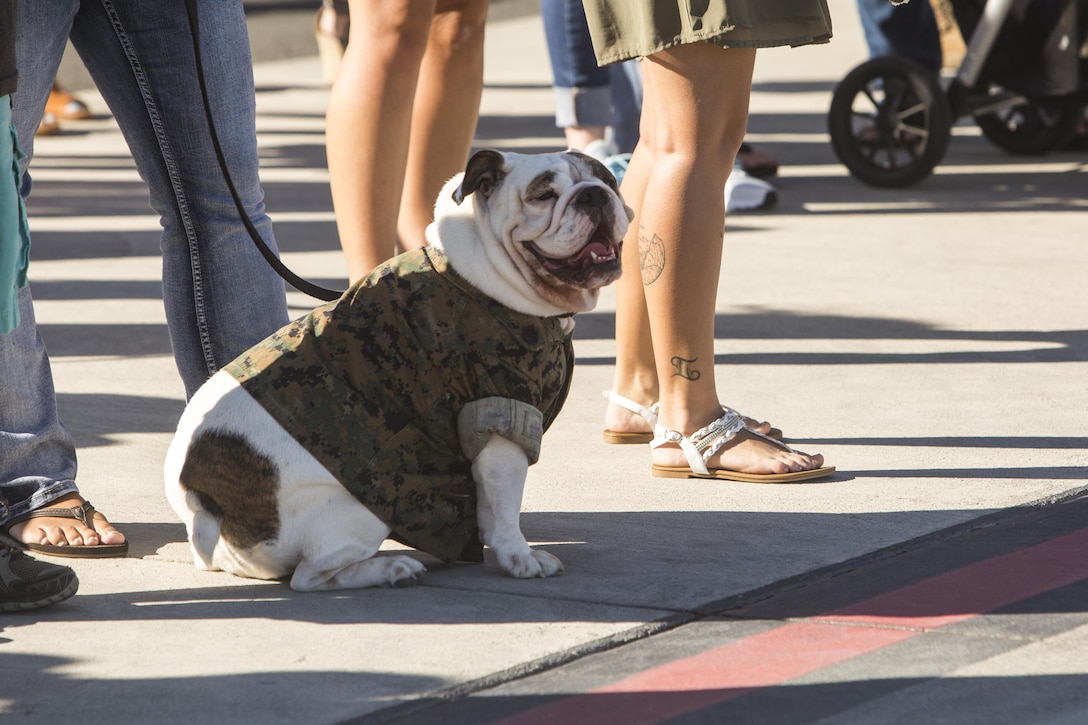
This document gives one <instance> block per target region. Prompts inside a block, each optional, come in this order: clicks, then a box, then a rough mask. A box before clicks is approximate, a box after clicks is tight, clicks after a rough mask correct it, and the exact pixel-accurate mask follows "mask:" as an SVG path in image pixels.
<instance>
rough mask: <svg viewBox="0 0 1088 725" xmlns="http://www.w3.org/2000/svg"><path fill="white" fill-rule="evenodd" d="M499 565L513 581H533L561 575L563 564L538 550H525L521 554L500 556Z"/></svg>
mask: <svg viewBox="0 0 1088 725" xmlns="http://www.w3.org/2000/svg"><path fill="white" fill-rule="evenodd" d="M499 564H500V565H501V566H502V568H503V570H504V571H506V573H508V574H509V575H510V576H512V577H514V578H515V579H533V578H535V577H547V576H555V575H557V574H562V573H563V562H561V561H559V559H558V558H556V557H554V556H552V555H551V554H549V553H548V552H546V551H541V550H540V549H526V550H525V551H524V552H521V553H517V554H511V555H509V556H500V557H499Z"/></svg>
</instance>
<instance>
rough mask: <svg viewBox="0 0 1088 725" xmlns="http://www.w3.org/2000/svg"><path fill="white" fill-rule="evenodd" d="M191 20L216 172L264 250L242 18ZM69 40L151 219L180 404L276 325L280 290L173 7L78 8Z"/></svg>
mask: <svg viewBox="0 0 1088 725" xmlns="http://www.w3.org/2000/svg"><path fill="white" fill-rule="evenodd" d="M22 4H23V5H31V6H34V7H36V8H37V7H39V6H40V9H38V10H37V11H32V12H34V19H33V20H32V21H31V22H33V23H35V24H42V23H45V22H48V14H49V6H50V5H51V4H52V3H50V2H40V1H39V0H34V2H30V3H27V2H26V0H23V2H22ZM20 9H21V10H22V8H20ZM198 16H199V20H200V34H201V39H200V40H201V52H202V54H203V56H204V59H205V64H204V74H205V82H206V84H207V87H208V95H209V100H210V103H211V106H212V113H213V118H214V119H215V127H216V132H217V134H218V136H219V139H220V143H221V146H222V150H223V153H224V156H225V158H226V162H227V166H228V168H229V170H230V173H231V177H232V179H233V181H234V184H235V187H236V189H237V191H238V194H239V196H240V197H241V200H242V205H243V208H244V213H245V214H246V215H247V216H248V217H249V219H250V220H251V221H252V223H253V225H254V227H256V229H257V230H258V232H259V233H260V234H261V236H262V237H263V238H264V240H265V242H266V243H267V244H268V245H269V246H270V247H271V248H272V249H273V250H274V249H275V239H274V237H273V234H272V225H271V221H270V220H269V218H268V216H267V215H266V214H265V209H264V192H263V190H262V189H261V187H260V182H259V179H258V173H257V171H258V157H257V139H256V126H255V116H256V110H255V93H254V87H253V75H252V60H251V58H250V55H249V41H248V37H247V35H246V26H245V15H244V13H243V11H242V6H241V3H238V2H220V1H219V0H201V2H200V3H199V5H198ZM22 17H25V16H22V15H21V19H22ZM71 40H72V43H73V45H74V46H75V47H76V50H77V51H78V52H79V53H80V57H81V58H82V60H83V62H84V65H86V67H87V69H88V71H90V73H91V76H92V78H93V79H94V81H95V84H96V85H97V86H98V89H99V91H100V92H101V93H102V96H103V98H104V99H105V100H106V102H107V104H109V106H110V110H111V111H112V112H113V114H114V117H115V118H116V120H117V123H118V125H119V126H120V127H121V131H122V133H123V134H124V136H125V140H126V142H127V143H128V145H129V148H130V150H131V151H132V155H133V159H134V160H135V162H136V166H137V169H138V170H139V172H140V175H141V176H142V177H143V178H144V180H145V181H146V182H147V184H148V188H149V191H150V201H151V206H152V208H154V210H155V211H156V212H157V213H158V214H159V216H160V217H161V222H162V225H163V232H162V237H161V247H162V253H163V300H164V304H165V308H166V319H167V325H168V327H169V331H170V340H171V344H172V347H173V351H174V358H175V361H176V363H177V366H178V371H179V372H180V374H181V377H182V381H183V383H184V385H185V393H186V396H187V397H188V396H190V395H192V394H193V392H195V390H196V389H197V388H198V387H199V386H200V385H202V384H203V383H204V381H205V380H207V379H208V377H210V376H211V375H212V374H214V373H215V372H216V371H217V370H218V369H219V368H220V367H221V366H222V365H225V364H226V363H228V362H230V361H231V360H233V359H234V358H235V357H237V356H238V355H240V354H241V353H242V352H244V351H245V350H247V349H248V348H249V347H251V346H252V345H253V344H255V343H256V342H259V341H260V340H262V339H264V338H265V337H267V336H268V335H270V334H271V333H272V332H275V331H276V330H277V329H279V328H280V327H282V326H283V325H285V324H287V322H288V315H287V302H286V295H285V290H284V283H283V281H282V280H281V279H280V278H279V277H278V275H277V274H276V272H275V271H274V270H273V269H272V268H271V267H270V266H269V265H268V263H267V262H265V260H264V258H263V257H262V256H261V253H260V252H259V251H258V249H257V248H256V245H255V244H254V243H253V240H252V239H250V237H249V234H248V232H247V231H246V228H245V226H244V225H243V223H242V220H241V217H240V215H239V211H238V209H237V208H236V206H235V204H234V201H233V200H232V198H231V195H230V191H229V189H228V187H227V185H226V182H225V180H224V178H223V175H222V172H221V171H220V169H219V163H218V161H217V160H216V157H215V151H214V147H213V146H212V144H211V142H210V135H209V130H208V126H207V122H206V120H205V112H204V103H203V101H202V99H201V95H200V88H199V84H198V79H197V74H196V69H195V59H194V53H193V47H192V39H191V35H190V33H189V23H188V19H187V16H186V13H185V7H184V5H183V4H180V3H177V4H175V3H166V4H155V5H147V4H145V3H138V2H135V1H134V0H103V1H102V2H101V3H83V4H82V5H81V7H80V10H79V12H78V14H77V15H76V17H75V20H74V23H73V27H72V32H71Z"/></svg>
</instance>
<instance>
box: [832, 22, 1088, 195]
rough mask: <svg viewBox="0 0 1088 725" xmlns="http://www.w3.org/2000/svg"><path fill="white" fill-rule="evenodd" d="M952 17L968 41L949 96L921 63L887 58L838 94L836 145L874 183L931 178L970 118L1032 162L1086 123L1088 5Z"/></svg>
mask: <svg viewBox="0 0 1088 725" xmlns="http://www.w3.org/2000/svg"><path fill="white" fill-rule="evenodd" d="M927 1H928V0H914V2H927ZM952 10H953V13H954V15H955V17H956V22H957V24H958V25H959V27H960V30H961V32H962V33H963V35H964V38H965V39H968V40H967V53H966V55H965V56H964V59H963V62H962V63H961V64H960V67H959V68H958V69H957V71H956V74H955V77H954V79H953V80H952V81H951V83H950V84H949V85H948V87H947V89H944V88H942V86H941V84H940V81H939V78H938V77H937V75H935V74H934V73H933V72H932V71H930V70H929V69H927V68H925V67H924V66H922V65H921V64H920V63H917V62H915V61H913V60H910V59H909V58H903V57H899V56H883V57H879V58H873V59H872V60H870V61H868V62H865V63H862V64H861V65H859V66H858V67H856V68H854V70H852V71H851V72H850V73H849V74H848V75H847V76H846V77H845V78H844V79H843V80H842V82H841V83H839V85H838V87H837V88H836V89H835V91H834V94H833V95H832V100H831V109H830V112H829V114H828V131H829V133H830V135H831V145H832V148H833V149H834V151H835V154H836V156H838V158H839V160H840V161H841V162H842V163H843V164H844V165H845V166H846V167H847V169H849V170H850V173H851V174H852V175H854V176H856V177H857V178H858V179H860V180H861V181H863V182H865V183H866V184H869V185H871V186H876V187H906V186H910V185H912V184H915V183H917V182H919V181H921V180H922V179H924V178H926V177H927V176H929V174H930V173H932V171H933V169H934V168H935V167H936V166H937V164H938V163H940V161H941V159H942V158H943V157H944V154H945V151H946V150H947V149H948V143H949V140H950V139H951V136H952V125H953V123H954V122H955V121H956V120H957V119H959V118H961V117H963V116H966V115H971V116H973V117H974V120H975V123H977V124H978V126H979V128H980V130H981V131H982V134H983V136H985V137H986V138H987V139H988V140H989V141H990V142H991V143H993V144H994V145H996V146H998V147H1000V148H1002V149H1004V150H1005V151H1008V152H1010V153H1013V154H1027V155H1036V154H1044V153H1047V152H1048V151H1051V150H1053V149H1056V148H1059V147H1061V146H1063V145H1065V144H1066V143H1067V142H1069V141H1070V140H1071V139H1072V138H1073V136H1074V135H1075V134H1076V133H1077V130H1078V128H1079V127H1080V124H1081V123H1082V121H1083V119H1084V112H1085V103H1086V101H1088V88H1086V85H1085V79H1086V78H1088V73H1085V70H1086V69H1088V57H1086V55H1088V53H1086V50H1088V48H1086V44H1085V35H1086V34H1085V25H1086V21H1088V0H953V2H952Z"/></svg>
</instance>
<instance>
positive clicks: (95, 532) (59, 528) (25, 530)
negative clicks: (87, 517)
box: [9, 493, 125, 546]
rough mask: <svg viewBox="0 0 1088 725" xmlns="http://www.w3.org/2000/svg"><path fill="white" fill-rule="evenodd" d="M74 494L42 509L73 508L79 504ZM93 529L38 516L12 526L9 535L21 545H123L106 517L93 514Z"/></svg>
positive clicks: (77, 522) (76, 495) (77, 523)
mask: <svg viewBox="0 0 1088 725" xmlns="http://www.w3.org/2000/svg"><path fill="white" fill-rule="evenodd" d="M83 501H84V500H83V497H82V496H80V495H79V494H78V493H73V494H71V495H68V496H65V497H64V498H61V499H58V500H56V501H53V502H51V503H49V504H47V505H46V506H45V508H73V507H76V506H79V505H81V504H82V503H83ZM92 523H93V524H94V528H90V527H88V526H84V525H83V522H82V521H80V520H79V519H69V518H63V517H59V516H38V517H35V518H32V519H27V520H26V521H22V522H20V523H17V524H14V525H13V526H12V527H11V529H10V530H9V533H10V535H11V536H12V537H13V538H15V539H17V540H19V541H21V542H23V543H24V544H52V545H53V546H99V545H102V544H105V545H114V544H123V543H124V542H125V535H124V534H122V533H121V532H120V531H118V530H117V529H115V528H114V527H113V526H112V525H111V524H110V522H109V521H107V520H106V517H105V516H103V515H102V514H101V513H99V512H98V511H95V512H94V518H93V522H92Z"/></svg>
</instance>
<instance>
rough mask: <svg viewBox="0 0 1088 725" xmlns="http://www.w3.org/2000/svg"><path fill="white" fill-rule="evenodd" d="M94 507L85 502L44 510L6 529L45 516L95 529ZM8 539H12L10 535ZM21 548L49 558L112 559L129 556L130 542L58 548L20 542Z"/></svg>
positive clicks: (33, 513)
mask: <svg viewBox="0 0 1088 725" xmlns="http://www.w3.org/2000/svg"><path fill="white" fill-rule="evenodd" d="M94 514H95V509H94V506H92V505H91V502H90V501H84V502H83V503H82V504H80V505H79V506H73V507H72V508H64V507H56V508H43V509H36V510H34V511H31V512H30V513H29V514H27V515H25V516H21V517H19V519H18V520H17V521H13V522H11V523H10V524H8V526H7V528H6V529H5V533H7V530H8V529H10V528H11V526H13V525H14V524H21V523H23V522H24V521H28V520H30V519H36V518H42V517H45V516H50V517H55V518H61V519H75V520H77V521H80V522H82V523H83V525H84V526H87V527H89V528H92V529H93V528H94V523H93V519H94ZM8 538H13V537H11V535H10V534H8ZM19 543H20V545H21V546H23V547H24V548H26V549H27V550H28V551H33V552H35V553H38V554H46V555H47V556H63V557H68V558H73V559H74V558H80V559H106V558H110V557H121V556H126V555H127V554H128V542H127V541H126V542H124V543H123V544H99V545H97V546H83V545H81V546H67V545H66V546H57V545H56V544H27V543H22V542H19Z"/></svg>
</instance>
